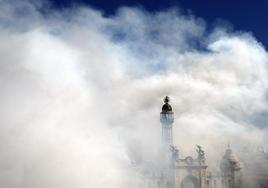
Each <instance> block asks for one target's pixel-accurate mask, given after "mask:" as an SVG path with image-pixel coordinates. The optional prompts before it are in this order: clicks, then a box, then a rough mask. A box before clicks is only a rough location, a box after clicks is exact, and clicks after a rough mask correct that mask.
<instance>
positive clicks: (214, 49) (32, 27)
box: [0, 0, 268, 188]
mask: <svg viewBox="0 0 268 188" xmlns="http://www.w3.org/2000/svg"><path fill="white" fill-rule="evenodd" d="M0 59H1V63H0V66H1V68H0V84H1V88H0V89H1V92H0V104H1V106H0V112H1V116H0V154H1V155H0V185H1V187H3V188H7V187H8V188H21V187H25V188H42V187H44V188H61V187H62V188H68V187H70V188H74V187H79V188H83V187H90V188H98V187H107V186H109V187H111V188H120V187H126V185H128V184H129V182H131V181H132V180H133V178H135V171H134V170H132V164H133V162H136V161H141V160H147V161H149V160H151V159H154V158H155V157H156V156H157V154H158V151H159V150H158V149H159V148H158V147H159V145H160V142H161V139H160V138H161V127H160V123H159V112H160V110H161V106H162V99H163V97H164V96H166V95H169V96H170V97H171V105H172V107H173V111H174V113H175V123H174V143H175V144H176V145H178V148H179V149H180V154H181V155H182V156H184V157H186V156H187V155H190V154H194V147H195V145H196V144H200V145H202V146H203V147H204V150H205V151H206V155H207V162H208V164H209V165H210V168H211V169H217V167H218V165H219V164H218V163H217V161H219V160H220V158H221V156H222V154H223V153H224V151H225V148H226V146H227V144H228V143H231V146H232V147H233V149H234V152H236V153H237V154H239V152H242V151H243V148H244V147H245V146H247V147H249V148H250V149H251V150H254V149H255V148H257V147H258V146H263V147H264V148H266V147H267V145H266V143H267V136H266V135H267V130H266V127H265V126H266V125H265V123H266V121H267V117H268V116H267V114H268V108H267V107H268V106H267V86H268V77H267V70H268V68H267V52H266V50H265V48H264V47H263V46H262V44H261V43H259V42H258V41H257V40H256V39H255V38H254V36H253V35H252V34H251V33H248V32H242V31H230V30H228V29H227V28H225V26H222V25H219V26H216V27H215V28H214V29H213V30H212V31H209V30H208V29H207V26H206V23H205V21H204V20H202V19H201V18H197V17H195V16H194V15H191V14H185V13H184V12H183V10H179V9H175V8H174V9H170V10H166V11H163V12H156V13H150V12H146V11H145V10H142V9H140V8H130V7H122V8H120V9H119V10H118V11H117V13H116V14H115V15H113V16H109V17H107V16H103V13H102V12H100V11H99V10H94V9H93V8H91V7H83V6H78V5H77V6H74V7H73V8H69V9H64V10H61V11H59V10H58V11H55V10H52V9H50V5H49V3H47V2H42V1H36V2H35V3H33V2H32V1H23V2H21V1H15V0H13V1H5V0H0ZM215 148H217V150H216V152H215Z"/></svg>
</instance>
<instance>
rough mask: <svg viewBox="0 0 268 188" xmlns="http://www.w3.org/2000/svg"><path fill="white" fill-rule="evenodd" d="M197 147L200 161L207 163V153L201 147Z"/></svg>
mask: <svg viewBox="0 0 268 188" xmlns="http://www.w3.org/2000/svg"><path fill="white" fill-rule="evenodd" d="M196 147H197V149H196V152H197V154H198V156H197V159H198V161H199V162H201V163H205V161H206V158H205V151H204V150H203V149H202V147H201V146H199V145H196Z"/></svg>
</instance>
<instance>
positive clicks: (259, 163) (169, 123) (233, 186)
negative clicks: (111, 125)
mask: <svg viewBox="0 0 268 188" xmlns="http://www.w3.org/2000/svg"><path fill="white" fill-rule="evenodd" d="M169 102H170V99H169V97H167V96H166V97H165V98H164V105H163V107H162V111H161V113H160V122H161V125H162V143H163V144H162V160H161V161H160V162H159V165H160V164H161V165H160V167H159V168H156V167H155V166H153V165H152V166H150V167H145V168H144V166H143V170H141V172H142V173H141V174H142V178H141V181H140V182H139V184H138V185H137V186H136V187H137V188H268V155H267V154H266V153H265V152H264V151H261V152H259V154H258V155H248V157H245V156H247V155H244V159H242V161H243V164H246V166H245V169H244V171H243V173H244V174H243V176H244V177H243V176H242V172H241V170H242V167H241V164H240V161H239V160H238V158H237V157H236V156H235V155H234V153H233V151H232V149H231V148H230V145H228V147H227V149H226V151H225V154H224V155H223V156H222V159H221V161H220V167H219V169H220V171H219V172H208V170H207V168H208V165H207V163H206V157H205V151H204V150H203V149H202V147H201V146H199V145H197V146H196V152H197V156H195V157H193V156H187V157H186V158H181V156H180V153H179V150H178V149H177V147H176V146H174V144H173V122H174V112H173V110H172V106H171V105H170V104H169ZM253 158H254V159H255V160H252V159H253ZM264 161H266V163H264ZM243 168H244V167H243ZM256 169H257V170H256ZM249 177H250V178H249ZM242 180H243V181H242ZM247 180H248V181H247Z"/></svg>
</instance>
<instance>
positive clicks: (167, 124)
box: [160, 96, 174, 151]
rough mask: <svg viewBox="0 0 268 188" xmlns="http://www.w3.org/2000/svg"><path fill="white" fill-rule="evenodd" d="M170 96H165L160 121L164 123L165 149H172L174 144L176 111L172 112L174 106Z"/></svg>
mask: <svg viewBox="0 0 268 188" xmlns="http://www.w3.org/2000/svg"><path fill="white" fill-rule="evenodd" d="M169 101H170V99H169V97H168V96H166V97H165V98H164V103H165V104H164V105H163V107H162V112H161V113H160V122H161V124H162V141H163V145H164V147H165V149H167V150H168V151H169V150H170V146H173V134H172V125H173V122H174V113H173V112H172V107H171V105H170V104H169Z"/></svg>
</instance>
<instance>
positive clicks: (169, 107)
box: [162, 96, 172, 113]
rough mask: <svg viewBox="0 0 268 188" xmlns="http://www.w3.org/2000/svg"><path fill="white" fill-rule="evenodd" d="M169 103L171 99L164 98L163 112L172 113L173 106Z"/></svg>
mask: <svg viewBox="0 0 268 188" xmlns="http://www.w3.org/2000/svg"><path fill="white" fill-rule="evenodd" d="M169 102H170V98H169V97H168V96H166V97H165V98H164V103H165V104H164V105H163V107H162V112H167V113H168V112H172V107H171V105H170V104H169Z"/></svg>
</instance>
